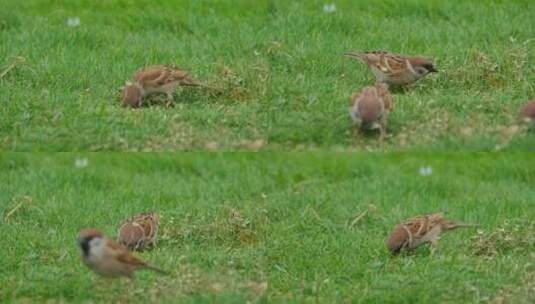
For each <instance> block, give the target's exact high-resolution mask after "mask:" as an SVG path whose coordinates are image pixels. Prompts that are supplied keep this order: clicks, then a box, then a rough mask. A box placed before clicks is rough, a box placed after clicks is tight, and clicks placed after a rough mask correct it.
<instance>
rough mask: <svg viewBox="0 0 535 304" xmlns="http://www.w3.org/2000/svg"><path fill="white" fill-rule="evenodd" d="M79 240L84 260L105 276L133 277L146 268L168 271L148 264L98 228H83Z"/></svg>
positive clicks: (87, 264) (160, 271) (159, 271)
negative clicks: (136, 272)
mask: <svg viewBox="0 0 535 304" xmlns="http://www.w3.org/2000/svg"><path fill="white" fill-rule="evenodd" d="M77 241H78V245H79V246H80V250H81V254H82V262H84V264H85V265H86V266H87V267H89V268H90V269H91V270H93V271H94V272H96V273H97V274H99V275H101V276H103V277H110V278H115V277H120V276H125V277H128V278H130V279H133V278H134V272H135V271H137V270H144V269H148V270H152V271H155V272H158V273H162V274H165V273H166V272H165V271H163V270H161V269H159V268H156V267H154V266H151V265H148V264H147V263H145V262H144V261H142V260H141V259H139V258H138V257H136V256H135V255H133V254H132V253H131V252H130V251H128V249H126V248H125V247H123V246H121V245H119V244H117V243H116V242H115V241H113V240H110V239H108V238H107V237H105V236H104V235H103V234H102V233H101V232H100V231H98V230H96V229H93V228H88V229H82V230H81V231H80V233H79V234H78V239H77Z"/></svg>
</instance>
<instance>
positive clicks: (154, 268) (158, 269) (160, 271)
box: [145, 265, 169, 275]
mask: <svg viewBox="0 0 535 304" xmlns="http://www.w3.org/2000/svg"><path fill="white" fill-rule="evenodd" d="M145 269H148V270H152V271H154V272H157V273H159V274H163V275H169V272H167V271H165V270H162V269H160V268H158V267H155V266H152V265H145Z"/></svg>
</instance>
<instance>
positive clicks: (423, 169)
mask: <svg viewBox="0 0 535 304" xmlns="http://www.w3.org/2000/svg"><path fill="white" fill-rule="evenodd" d="M431 174H433V168H432V167H431V166H427V167H420V175H421V176H429V175H431Z"/></svg>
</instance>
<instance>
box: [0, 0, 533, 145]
mask: <svg viewBox="0 0 535 304" xmlns="http://www.w3.org/2000/svg"><path fill="white" fill-rule="evenodd" d="M333 2H334V3H336V7H337V10H336V12H334V13H332V14H329V13H324V12H323V5H324V3H326V2H325V1H245V0H242V1H170V0H169V1H164V0H161V1H148V0H139V1H128V0H123V1H101V2H99V1H89V0H87V1H82V0H79V1H51V0H49V1H43V0H25V1H20V0H4V1H2V10H1V11H0V41H1V43H0V72H1V71H4V70H5V69H6V68H8V67H9V66H10V65H11V64H12V63H13V62H15V60H16V56H21V57H23V58H24V59H25V60H24V62H23V63H19V64H17V65H16V66H15V68H14V69H12V70H11V71H9V73H7V74H6V75H5V76H4V77H2V78H1V79H0V105H1V107H0V115H1V116H0V145H1V147H2V149H3V150H18V151H21V150H26V151H28V150H46V151H59V150H61V151H80V150H84V151H85V150H158V151H160V150H177V149H204V148H210V149H218V148H219V149H268V150H281V149H285V150H302V149H317V148H321V149H330V150H353V149H356V150H379V149H380V150H459V149H460V150H494V149H515V150H526V149H533V147H534V146H535V139H534V138H535V137H534V136H533V134H527V133H525V132H523V131H518V130H517V129H515V128H511V127H510V126H511V125H512V124H513V123H514V121H515V118H516V113H517V111H518V108H519V106H520V105H521V104H523V103H525V102H526V101H528V100H529V99H532V98H534V96H535V87H534V85H533V84H534V83H535V69H534V68H533V66H534V60H535V51H534V50H535V46H534V43H535V41H534V40H533V39H534V38H535V36H534V34H533V28H534V27H535V4H534V3H533V1H529V0H524V1H520V0H517V1H497V0H496V1H438V0H432V1H428V0H410V1H394V0H381V1H379V0H377V1H349V0H345V1H333ZM69 17H79V18H80V21H81V24H80V26H78V27H68V26H67V25H66V24H67V19H68V18H69ZM353 49H357V50H368V49H386V50H390V51H393V52H399V53H405V54H413V55H424V56H428V57H431V58H433V59H434V60H435V61H436V63H437V66H438V68H439V69H440V71H441V72H440V73H439V74H437V75H433V76H431V77H428V78H427V79H425V80H423V81H421V82H420V83H418V84H417V85H416V86H415V87H414V88H412V89H411V90H410V91H408V92H406V93H404V94H403V93H397V94H396V95H395V101H396V107H395V110H394V111H393V113H392V115H391V117H390V133H391V134H392V137H390V138H389V139H388V141H387V142H386V143H385V145H384V146H383V147H381V146H379V145H378V143H377V141H376V138H375V137H374V136H370V137H366V138H358V139H353V138H352V137H351V136H350V125H351V123H350V119H349V117H348V115H347V100H348V97H349V96H350V94H351V93H352V92H353V91H355V90H358V89H360V88H361V87H362V86H364V85H367V84H369V83H371V82H372V81H373V80H372V76H371V73H370V72H369V71H367V69H366V68H365V67H364V66H362V65H360V64H359V63H357V62H355V61H351V60H349V59H347V58H344V57H343V56H342V54H343V52H345V51H347V50H353ZM160 63H161V64H164V63H169V64H178V65H180V66H183V67H184V68H186V69H187V70H189V71H191V73H192V74H193V75H194V76H195V77H197V78H198V79H200V80H202V81H205V82H207V83H210V84H213V85H215V86H219V87H221V88H223V93H222V94H221V95H219V96H214V95H211V94H210V93H208V92H204V91H202V90H197V91H195V90H188V91H186V92H183V93H182V94H179V95H178V96H177V97H176V105H175V107H173V108H166V107H164V106H152V107H148V108H144V109H141V110H130V109H124V108H121V107H120V106H119V105H118V102H117V100H116V98H115V93H116V91H117V88H119V87H120V86H121V85H123V84H124V82H125V81H126V80H128V79H129V77H130V75H131V74H132V73H133V72H134V71H135V70H137V69H138V68H140V67H142V66H145V65H149V64H160Z"/></svg>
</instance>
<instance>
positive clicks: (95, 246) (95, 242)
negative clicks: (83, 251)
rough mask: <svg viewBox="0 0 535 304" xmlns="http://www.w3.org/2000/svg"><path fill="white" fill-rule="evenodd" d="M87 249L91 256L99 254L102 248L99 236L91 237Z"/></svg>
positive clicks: (102, 243) (102, 244)
mask: <svg viewBox="0 0 535 304" xmlns="http://www.w3.org/2000/svg"><path fill="white" fill-rule="evenodd" d="M89 248H90V249H89V251H90V252H91V254H92V255H93V256H100V255H101V254H102V250H103V249H104V242H103V240H102V239H101V238H93V239H92V240H91V241H89Z"/></svg>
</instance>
